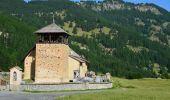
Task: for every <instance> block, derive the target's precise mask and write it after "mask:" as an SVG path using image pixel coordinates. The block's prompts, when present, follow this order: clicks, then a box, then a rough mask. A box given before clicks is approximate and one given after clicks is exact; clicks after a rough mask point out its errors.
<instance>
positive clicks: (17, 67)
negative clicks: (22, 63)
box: [10, 66, 22, 71]
mask: <svg viewBox="0 0 170 100" xmlns="http://www.w3.org/2000/svg"><path fill="white" fill-rule="evenodd" d="M13 68H16V69H18V70H20V71H22V68H20V67H19V66H15V67H12V68H11V69H13ZM11 69H10V70H11Z"/></svg>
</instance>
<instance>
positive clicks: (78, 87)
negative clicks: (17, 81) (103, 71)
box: [18, 83, 112, 91]
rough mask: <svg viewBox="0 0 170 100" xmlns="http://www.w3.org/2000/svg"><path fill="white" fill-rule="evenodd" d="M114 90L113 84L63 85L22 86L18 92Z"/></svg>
mask: <svg viewBox="0 0 170 100" xmlns="http://www.w3.org/2000/svg"><path fill="white" fill-rule="evenodd" d="M106 88H112V83H99V84H98V83H63V84H22V85H20V86H19V88H18V90H32V91H34V90H37V91H38V90H39V91H54V90H87V89H106Z"/></svg>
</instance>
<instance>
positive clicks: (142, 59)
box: [0, 0, 170, 78]
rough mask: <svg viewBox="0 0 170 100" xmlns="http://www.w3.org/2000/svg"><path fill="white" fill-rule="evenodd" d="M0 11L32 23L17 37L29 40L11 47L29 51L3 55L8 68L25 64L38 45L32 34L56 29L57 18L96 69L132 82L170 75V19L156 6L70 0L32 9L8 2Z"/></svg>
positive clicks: (56, 0) (33, 5)
mask: <svg viewBox="0 0 170 100" xmlns="http://www.w3.org/2000/svg"><path fill="white" fill-rule="evenodd" d="M0 12H1V14H7V15H9V16H11V17H13V18H11V17H10V19H13V20H17V22H18V21H19V23H20V24H21V22H20V21H22V24H24V23H26V24H27V25H25V26H26V27H24V28H22V29H23V30H16V31H15V32H16V37H21V34H19V33H20V32H24V33H26V34H24V35H26V36H25V37H23V39H24V40H27V41H29V42H23V43H22V44H19V41H20V40H22V39H21V38H13V37H11V40H13V41H15V42H16V43H17V45H16V46H15V47H12V45H10V46H9V47H12V48H20V47H21V46H25V47H24V48H23V51H20V52H19V51H18V49H17V50H15V51H13V53H17V54H19V53H22V54H21V55H19V56H18V55H17V54H15V55H9V52H7V53H6V54H5V55H4V54H2V53H1V55H2V56H4V57H7V58H5V59H2V61H3V62H4V64H2V63H1V64H0V66H3V67H4V68H5V67H9V66H12V65H14V63H9V62H7V61H8V60H11V61H13V62H15V63H16V62H19V63H20V64H22V62H21V59H20V58H22V57H23V55H24V54H25V52H26V51H28V50H29V48H30V47H31V46H32V45H33V43H34V42H35V41H34V40H35V38H34V36H33V34H32V31H33V30H36V29H38V28H40V27H42V26H45V25H47V24H50V23H51V22H52V15H53V14H54V15H55V20H56V23H57V24H58V25H60V26H61V27H62V28H64V29H65V30H66V31H67V32H68V33H69V34H72V35H73V36H72V37H71V38H70V46H71V47H72V48H73V49H74V50H75V51H77V52H78V53H80V54H82V55H84V56H85V57H86V58H87V60H89V62H90V63H89V69H90V70H94V71H97V72H99V73H105V72H111V73H112V75H115V76H121V77H127V78H139V77H158V76H161V75H160V74H162V73H163V71H165V72H167V68H168V69H169V71H170V52H169V51H170V31H169V28H170V19H169V17H170V14H169V13H168V12H167V11H165V10H164V9H162V8H159V7H157V6H155V5H150V4H146V5H144V4H142V5H134V4H131V3H125V2H123V1H121V0H106V1H105V2H104V3H100V4H96V3H92V2H88V3H78V4H76V3H73V2H70V1H68V0H49V1H45V2H41V1H34V2H30V3H28V4H26V3H24V2H23V1H22V0H13V1H11V0H2V1H0ZM12 23H13V22H12ZM17 25H19V24H17ZM11 26H15V25H13V24H11ZM21 26H22V25H21ZM30 26H31V27H30ZM19 27H20V26H19ZM34 27H35V28H34ZM2 29H6V30H9V29H11V28H9V27H2ZM24 30H25V31H24ZM11 33H13V32H11ZM22 35H23V34H22ZM27 35H29V37H27ZM2 45H3V46H2V47H1V48H5V43H4V42H3V43H2ZM5 50H8V49H7V48H5V49H4V51H5ZM1 52H2V51H1ZM7 54H8V55H9V57H8V56H6V55H7ZM17 57H19V58H18V59H17V60H16V61H15V60H14V58H17ZM5 63H6V64H5ZM155 70H156V71H155Z"/></svg>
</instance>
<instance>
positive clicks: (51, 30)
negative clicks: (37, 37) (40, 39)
mask: <svg viewBox="0 0 170 100" xmlns="http://www.w3.org/2000/svg"><path fill="white" fill-rule="evenodd" d="M35 33H67V32H65V31H64V30H63V29H62V28H60V27H59V26H58V25H56V24H55V23H52V24H50V25H47V26H45V27H43V28H41V29H39V30H37V31H36V32H35Z"/></svg>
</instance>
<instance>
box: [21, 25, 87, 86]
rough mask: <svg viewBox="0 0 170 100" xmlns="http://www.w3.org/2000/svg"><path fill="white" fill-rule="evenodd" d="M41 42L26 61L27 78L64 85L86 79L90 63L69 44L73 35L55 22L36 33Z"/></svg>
mask: <svg viewBox="0 0 170 100" xmlns="http://www.w3.org/2000/svg"><path fill="white" fill-rule="evenodd" d="M35 34H36V36H37V42H36V44H35V46H34V47H33V48H32V49H31V50H30V51H29V52H28V54H27V55H26V57H25V59H24V79H25V80H29V79H31V80H34V81H35V83H64V82H72V81H74V80H75V79H76V78H79V77H80V78H82V77H85V74H86V72H87V61H86V59H85V58H83V57H81V56H80V55H78V54H77V53H76V52H75V51H73V50H72V49H71V48H70V47H69V45H68V37H69V36H70V35H69V34H67V32H65V31H64V30H63V29H61V28H60V27H59V26H57V25H56V24H55V23H54V22H53V23H52V24H50V25H48V26H46V27H44V28H42V29H40V30H38V31H36V32H35Z"/></svg>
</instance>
